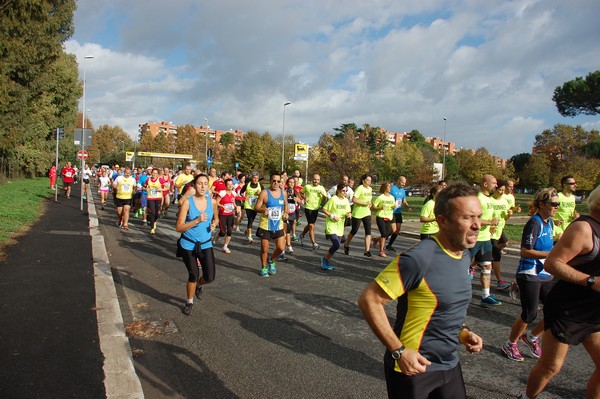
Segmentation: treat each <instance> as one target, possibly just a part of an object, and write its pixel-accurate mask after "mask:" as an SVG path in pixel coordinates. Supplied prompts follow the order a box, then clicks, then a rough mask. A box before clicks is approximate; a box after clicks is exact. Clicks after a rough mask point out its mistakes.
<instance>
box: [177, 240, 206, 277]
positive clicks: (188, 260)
mask: <svg viewBox="0 0 600 399" xmlns="http://www.w3.org/2000/svg"><path fill="white" fill-rule="evenodd" d="M180 249H181V251H182V258H183V263H185V267H186V268H187V270H188V273H189V275H188V282H189V283H194V282H197V281H198V280H200V268H199V267H198V263H197V262H196V259H198V260H199V261H200V266H201V267H202V277H204V281H206V282H207V283H210V282H212V281H213V280H214V279H215V255H214V253H213V249H212V247H211V248H206V249H203V250H202V251H200V254H199V255H198V256H197V255H196V252H195V251H193V250H191V251H190V250H187V249H183V248H180Z"/></svg>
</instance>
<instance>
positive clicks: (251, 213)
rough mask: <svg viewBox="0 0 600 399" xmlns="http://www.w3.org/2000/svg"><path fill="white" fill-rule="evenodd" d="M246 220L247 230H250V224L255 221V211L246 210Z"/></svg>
mask: <svg viewBox="0 0 600 399" xmlns="http://www.w3.org/2000/svg"><path fill="white" fill-rule="evenodd" d="M246 219H248V228H249V229H251V228H252V223H254V219H256V211H255V210H254V209H246Z"/></svg>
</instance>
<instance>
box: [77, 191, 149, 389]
mask: <svg viewBox="0 0 600 399" xmlns="http://www.w3.org/2000/svg"><path fill="white" fill-rule="evenodd" d="M88 215H89V229H90V236H91V237H92V257H93V263H94V284H95V288H96V317H97V319H98V336H99V340H100V351H101V352H102V353H103V355H104V365H103V370H104V387H105V390H106V397H107V398H108V399H121V398H123V399H143V398H144V392H143V390H142V384H141V382H140V379H139V377H138V376H137V374H136V372H135V367H134V365H133V355H132V353H131V346H130V345H129V338H127V335H126V334H125V326H124V323H123V316H122V315H121V308H120V307H119V299H118V297H117V290H116V288H115V283H114V280H113V276H112V271H111V268H110V262H109V259H108V254H107V252H106V246H105V244H104V237H103V236H102V234H101V232H100V229H99V227H98V215H97V213H96V206H95V205H94V201H93V198H92V196H91V195H90V194H89V193H88Z"/></svg>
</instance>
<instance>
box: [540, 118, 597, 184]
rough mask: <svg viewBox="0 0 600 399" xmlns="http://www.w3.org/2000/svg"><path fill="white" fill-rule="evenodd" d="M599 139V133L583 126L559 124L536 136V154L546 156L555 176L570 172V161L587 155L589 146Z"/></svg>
mask: <svg viewBox="0 0 600 399" xmlns="http://www.w3.org/2000/svg"><path fill="white" fill-rule="evenodd" d="M597 140H599V141H600V139H598V132H597V131H594V130H592V131H587V130H585V129H584V128H582V127H581V126H571V125H563V124H557V125H554V127H553V128H552V129H546V130H544V131H543V132H542V133H540V134H538V135H536V136H535V143H534V146H533V147H534V151H535V153H541V154H545V155H546V158H547V159H548V161H549V162H550V171H551V173H553V174H559V173H563V172H562V171H564V170H568V166H569V163H570V161H571V160H572V159H573V158H574V157H576V156H579V155H585V149H586V148H587V147H588V144H589V143H591V142H594V141H597Z"/></svg>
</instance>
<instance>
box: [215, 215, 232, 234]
mask: <svg viewBox="0 0 600 399" xmlns="http://www.w3.org/2000/svg"><path fill="white" fill-rule="evenodd" d="M234 219H235V217H234V216H233V215H219V237H224V236H225V235H226V234H227V237H231V232H232V231H233V221H234Z"/></svg>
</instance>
